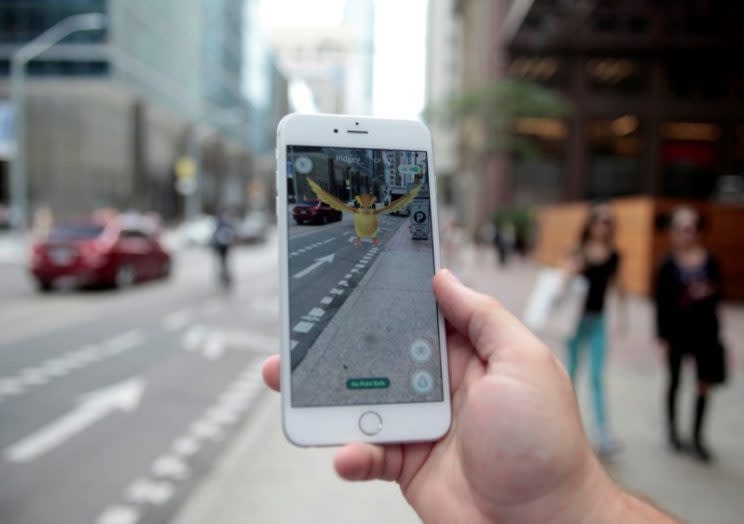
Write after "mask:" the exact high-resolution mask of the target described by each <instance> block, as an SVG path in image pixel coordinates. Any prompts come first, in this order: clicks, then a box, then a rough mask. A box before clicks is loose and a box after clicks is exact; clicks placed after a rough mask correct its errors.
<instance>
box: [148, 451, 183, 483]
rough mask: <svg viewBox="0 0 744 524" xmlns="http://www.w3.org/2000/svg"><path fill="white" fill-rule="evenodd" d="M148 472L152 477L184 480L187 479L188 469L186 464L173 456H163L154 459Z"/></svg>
mask: <svg viewBox="0 0 744 524" xmlns="http://www.w3.org/2000/svg"><path fill="white" fill-rule="evenodd" d="M150 472H151V473H152V475H153V476H154V477H162V478H170V479H173V480H185V479H187V478H189V468H188V466H187V465H186V463H185V462H184V461H183V460H181V459H180V458H178V457H174V456H173V455H163V456H162V457H158V458H157V459H155V462H153V463H152V467H151V468H150Z"/></svg>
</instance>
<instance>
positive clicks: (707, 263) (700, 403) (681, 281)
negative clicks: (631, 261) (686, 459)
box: [655, 207, 726, 462]
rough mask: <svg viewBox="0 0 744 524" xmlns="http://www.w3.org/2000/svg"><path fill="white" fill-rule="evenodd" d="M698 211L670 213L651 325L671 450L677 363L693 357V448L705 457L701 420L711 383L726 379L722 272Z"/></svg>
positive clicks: (675, 440) (675, 441)
mask: <svg viewBox="0 0 744 524" xmlns="http://www.w3.org/2000/svg"><path fill="white" fill-rule="evenodd" d="M699 233H700V216H699V215H698V213H697V212H696V211H695V210H694V209H691V208H687V207H683V208H679V209H677V210H676V211H674V213H673V214H672V218H671V225H670V242H671V251H670V253H669V254H668V255H667V257H666V258H665V259H664V261H663V262H662V264H661V266H660V267H659V270H658V274H657V278H656V290H655V302H656V330H657V337H658V340H659V347H660V348H661V350H662V351H663V352H664V353H665V356H666V363H667V367H668V373H669V381H668V386H667V396H666V415H667V436H668V439H669V444H670V446H671V448H672V449H673V450H674V451H677V452H679V451H682V450H683V449H684V448H685V446H683V443H682V441H681V440H680V438H679V433H678V432H677V391H678V389H679V382H680V371H681V368H682V362H683V361H684V360H685V359H687V358H688V357H689V358H692V359H694V361H695V365H696V370H697V396H696V398H695V406H694V416H693V428H692V448H691V451H692V453H693V454H694V456H696V457H697V458H698V459H700V460H701V461H704V462H709V461H710V460H711V459H712V455H711V453H710V451H709V450H708V448H707V446H706V445H705V440H704V438H703V425H704V421H705V414H706V410H707V407H708V395H709V392H710V389H711V387H712V386H714V385H716V384H721V383H723V382H724V381H725V380H726V359H725V354H724V353H725V350H724V347H723V344H722V343H721V338H720V333H719V321H718V312H717V309H718V303H719V300H720V297H721V272H720V269H719V266H718V261H717V260H716V258H715V257H714V256H713V255H712V254H711V253H709V252H708V251H707V250H706V249H705V248H704V247H703V246H702V245H701V244H700V242H699Z"/></svg>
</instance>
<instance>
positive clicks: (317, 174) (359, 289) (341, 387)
mask: <svg viewBox="0 0 744 524" xmlns="http://www.w3.org/2000/svg"><path fill="white" fill-rule="evenodd" d="M287 196H288V206H287V207H288V213H289V216H288V224H289V250H288V256H289V317H290V318H289V322H290V325H289V329H290V340H291V342H290V347H291V357H292V358H291V365H292V384H291V391H292V394H291V401H292V405H293V406H295V407H311V406H340V405H355V404H386V403H408V402H433V401H441V400H442V372H441V366H440V364H441V363H440V353H439V331H438V319H437V312H436V303H435V300H434V294H433V292H432V288H431V278H432V276H433V274H434V253H433V244H432V232H431V227H432V225H431V201H430V193H429V179H428V165H427V158H426V152H424V151H400V150H381V149H351V148H336V147H315V146H289V147H288V148H287Z"/></svg>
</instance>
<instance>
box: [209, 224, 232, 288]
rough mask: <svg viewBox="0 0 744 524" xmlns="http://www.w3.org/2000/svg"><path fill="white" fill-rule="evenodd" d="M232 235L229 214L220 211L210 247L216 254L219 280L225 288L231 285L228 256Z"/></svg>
mask: <svg viewBox="0 0 744 524" xmlns="http://www.w3.org/2000/svg"><path fill="white" fill-rule="evenodd" d="M234 237H235V230H234V227H233V223H232V220H231V219H230V216H229V215H228V214H227V213H221V214H220V215H219V217H217V222H216V224H215V228H214V233H212V247H213V249H214V251H215V254H216V255H217V260H218V267H219V281H220V284H222V286H223V287H224V288H225V289H227V288H229V287H230V286H231V285H232V275H231V273H230V264H229V256H230V248H231V247H232V244H233V240H234Z"/></svg>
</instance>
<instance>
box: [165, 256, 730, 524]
mask: <svg viewBox="0 0 744 524" xmlns="http://www.w3.org/2000/svg"><path fill="white" fill-rule="evenodd" d="M445 251H446V252H445V254H444V260H443V263H444V264H443V265H445V266H448V267H451V268H452V269H453V271H454V272H455V273H456V274H457V275H458V276H459V277H460V278H461V279H462V280H463V281H465V282H466V283H467V284H469V285H471V286H473V287H475V288H477V289H479V290H481V291H484V292H486V293H489V294H491V295H493V296H496V297H497V298H499V299H500V300H501V301H502V302H503V303H504V304H505V305H506V306H507V307H508V308H510V309H511V310H512V311H514V312H515V313H517V314H519V313H521V311H522V309H523V307H524V303H525V301H526V299H527V296H528V294H529V291H530V289H531V286H532V284H533V282H534V279H535V277H536V274H537V271H539V267H538V266H537V265H535V264H534V263H532V262H529V261H520V260H519V259H517V258H515V259H513V260H512V261H511V262H510V265H509V266H508V267H507V268H500V267H499V266H497V264H496V257H495V256H494V253H493V249H485V248H484V249H480V248H475V247H473V246H470V245H467V244H462V243H461V244H460V245H459V246H457V247H456V248H455V249H450V250H447V249H446V246H445ZM452 255H456V256H452ZM628 305H629V307H628V310H629V311H628V316H629V326H630V327H629V329H628V334H627V336H625V337H624V338H619V337H618V336H617V335H616V334H614V333H613V334H612V336H611V344H612V349H611V351H612V355H611V358H610V361H609V362H608V365H607V370H606V377H607V388H608V397H609V408H610V410H609V411H610V419H611V421H612V425H613V428H614V431H615V434H616V435H617V438H618V439H619V440H621V441H622V443H623V445H624V449H623V450H622V451H621V452H620V453H618V454H617V455H616V456H614V457H613V459H612V460H611V461H608V462H606V465H607V468H608V470H609V471H610V473H611V474H612V475H613V477H615V478H616V479H617V480H618V482H620V483H621V484H622V485H623V486H625V487H626V488H627V489H629V490H630V491H632V492H634V493H636V494H638V495H640V496H643V497H646V498H648V499H650V500H651V501H652V502H653V503H655V504H657V505H659V506H660V507H662V508H664V509H666V510H667V511H670V512H672V513H674V514H676V515H678V516H680V517H682V518H683V519H684V520H686V521H689V522H705V523H706V524H717V523H733V522H741V515H742V514H744V498H742V497H741V493H742V490H744V444H742V440H741V435H744V410H742V409H741V399H742V398H744V381H742V380H741V379H740V378H739V377H740V375H742V374H743V373H744V369H743V368H744V365H743V364H744V358H742V356H744V348H743V347H742V342H743V341H744V308H742V307H740V306H738V307H737V306H725V307H724V308H723V318H724V324H725V337H726V341H727V345H728V347H729V349H730V357H731V359H730V360H731V361H732V366H731V368H732V373H731V375H732V379H731V381H730V382H729V383H728V384H727V385H726V386H725V387H723V388H721V389H720V390H719V391H717V392H716V393H715V396H714V398H713V401H712V409H711V414H710V420H709V422H710V424H709V428H708V440H709V442H710V446H711V448H712V450H713V451H714V452H715V453H716V456H717V461H716V462H715V463H714V464H712V465H710V466H704V465H701V464H699V463H698V462H695V461H694V460H692V459H691V458H689V457H687V456H682V455H673V454H672V453H670V452H669V451H668V450H667V448H666V446H665V442H664V440H663V426H662V421H663V418H662V411H661V408H662V389H663V386H664V381H665V379H664V373H663V368H662V367H661V362H660V359H659V356H658V355H657V353H656V349H655V348H654V344H653V338H652V334H653V331H652V323H651V306H650V304H649V303H648V301H647V300H646V299H643V298H638V297H630V299H629V304H628ZM551 347H554V348H555V349H556V351H561V348H560V344H557V343H555V342H553V343H551ZM561 356H562V353H561ZM582 371H585V368H582ZM582 375H585V373H584V374H582ZM692 378H693V377H692V374H691V370H689V369H688V370H686V373H685V377H684V385H683V394H682V395H680V404H679V411H680V414H681V415H682V420H681V422H682V424H681V428H682V429H683V430H687V429H688V428H689V420H688V418H689V417H688V416H689V412H690V408H691V402H692V401H693V397H692V394H693V388H692V384H693V381H692ZM585 382H586V381H585V377H584V378H583V380H582V381H581V382H580V383H579V387H578V393H579V397H580V399H581V404H582V412H583V413H584V414H585V415H586V416H590V411H589V410H588V409H586V407H587V406H588V393H589V391H588V388H587V387H586V383H585ZM587 421H588V424H587V426H588V427H589V428H591V419H590V418H589V419H588V420H587ZM684 434H687V431H685V432H684ZM332 456H333V451H332V450H329V449H328V450H318V449H299V448H295V447H293V446H292V445H290V444H288V443H287V442H286V440H285V439H284V436H283V435H282V432H281V425H280V414H279V397H278V395H274V394H271V393H268V392H267V393H266V394H265V395H264V396H263V397H262V399H261V401H260V403H259V404H258V407H257V408H256V410H255V412H254V414H253V416H252V417H251V418H250V419H249V420H248V421H247V422H246V424H245V426H244V428H243V430H242V432H241V434H239V435H238V436H237V438H236V439H235V441H234V443H233V444H232V446H231V448H230V449H229V450H228V451H227V452H226V453H225V455H224V456H223V457H222V459H221V461H220V462H219V463H218V465H217V466H216V467H215V468H214V470H213V471H212V473H211V474H210V475H209V477H208V478H207V480H206V481H205V482H204V483H203V484H202V485H201V487H200V488H199V489H197V491H196V493H195V496H194V497H192V498H191V500H190V501H189V503H188V504H187V505H186V506H185V507H184V508H183V510H182V512H181V514H180V515H179V516H178V517H177V518H176V519H175V520H174V522H175V523H176V524H202V523H204V522H210V521H211V522H219V523H220V524H233V523H235V524H237V523H241V524H242V523H243V522H246V521H250V522H258V523H268V522H271V523H277V524H283V523H296V522H323V523H324V524H336V523H338V524H341V523H347V522H354V523H355V524H366V523H370V524H372V523H378V522H395V523H404V524H405V523H409V522H417V521H418V519H417V517H416V515H415V513H413V511H412V510H411V509H410V508H409V507H408V506H407V505H406V504H405V501H404V500H403V498H402V496H401V495H400V492H399V490H398V487H397V485H395V484H389V483H383V482H373V483H345V482H342V481H340V480H339V479H337V478H336V477H335V474H334V473H333V469H332V462H331V461H332Z"/></svg>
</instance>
